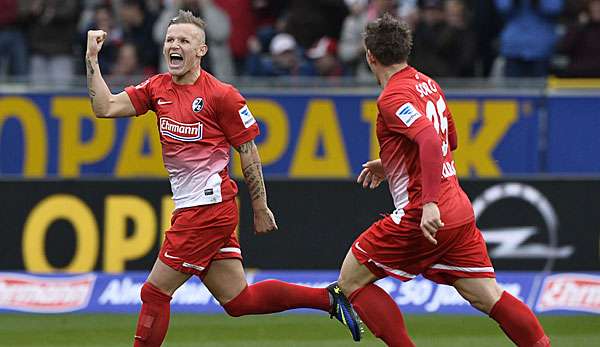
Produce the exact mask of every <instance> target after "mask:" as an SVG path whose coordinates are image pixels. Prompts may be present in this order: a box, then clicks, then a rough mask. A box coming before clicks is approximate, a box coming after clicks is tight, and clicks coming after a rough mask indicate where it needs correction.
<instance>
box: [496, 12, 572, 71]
mask: <svg viewBox="0 0 600 347" xmlns="http://www.w3.org/2000/svg"><path fill="white" fill-rule="evenodd" d="M494 1H495V3H496V7H497V8H498V11H499V12H500V13H501V14H502V15H503V16H504V17H505V19H506V24H505V27H504V29H503V30H502V33H501V42H500V53H501V55H502V56H503V57H504V58H505V59H506V63H505V64H506V65H505V70H504V75H505V76H507V77H542V76H545V75H546V74H547V72H548V65H549V61H550V58H551V56H552V53H553V50H554V45H555V43H556V33H555V26H556V21H557V16H558V15H559V14H560V11H561V9H562V6H563V0H494Z"/></svg>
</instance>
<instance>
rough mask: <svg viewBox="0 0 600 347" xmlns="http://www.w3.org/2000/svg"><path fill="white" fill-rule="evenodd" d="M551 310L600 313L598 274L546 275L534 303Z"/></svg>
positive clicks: (542, 310) (538, 306)
mask: <svg viewBox="0 0 600 347" xmlns="http://www.w3.org/2000/svg"><path fill="white" fill-rule="evenodd" d="M536 308H537V310H538V311H540V312H544V311H552V310H567V311H583V312H592V313H600V276H592V275H586V274H558V275H552V276H548V277H546V279H545V281H544V284H543V286H542V290H541V292H540V296H539V299H538V302H537V305H536Z"/></svg>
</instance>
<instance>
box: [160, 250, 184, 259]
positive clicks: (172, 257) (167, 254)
mask: <svg viewBox="0 0 600 347" xmlns="http://www.w3.org/2000/svg"><path fill="white" fill-rule="evenodd" d="M164 256H165V257H166V258H169V259H181V258H179V257H174V256H172V255H169V253H167V252H165V254H164Z"/></svg>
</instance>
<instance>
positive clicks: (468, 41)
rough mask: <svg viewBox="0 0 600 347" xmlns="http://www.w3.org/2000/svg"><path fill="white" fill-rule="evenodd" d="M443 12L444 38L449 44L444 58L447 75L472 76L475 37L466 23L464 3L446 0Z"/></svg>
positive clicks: (473, 74)
mask: <svg viewBox="0 0 600 347" xmlns="http://www.w3.org/2000/svg"><path fill="white" fill-rule="evenodd" d="M444 12H445V15H446V23H447V28H446V32H445V36H446V37H445V39H446V40H447V42H448V45H449V46H450V48H449V54H448V56H447V57H446V59H445V60H446V61H447V62H448V63H449V69H450V71H449V76H452V77H473V76H475V56H476V53H477V52H476V49H477V47H476V45H477V38H476V35H475V33H474V32H473V30H472V29H471V28H470V27H469V25H468V19H467V14H466V10H465V4H464V3H463V2H462V0H446V3H445V8H444Z"/></svg>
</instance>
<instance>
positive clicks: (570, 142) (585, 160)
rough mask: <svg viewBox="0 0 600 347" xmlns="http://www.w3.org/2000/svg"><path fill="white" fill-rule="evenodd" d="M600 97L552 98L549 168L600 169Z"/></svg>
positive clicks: (560, 170) (566, 170)
mask: <svg viewBox="0 0 600 347" xmlns="http://www.w3.org/2000/svg"><path fill="white" fill-rule="evenodd" d="M599 132H600V97H598V96H596V97H581V96H556V97H551V98H549V99H548V134H547V138H548V148H547V170H548V172H553V173H570V174H572V173H577V172H588V173H589V172H596V173H597V172H600V160H598V152H597V151H598V148H600V136H598V134H599Z"/></svg>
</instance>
